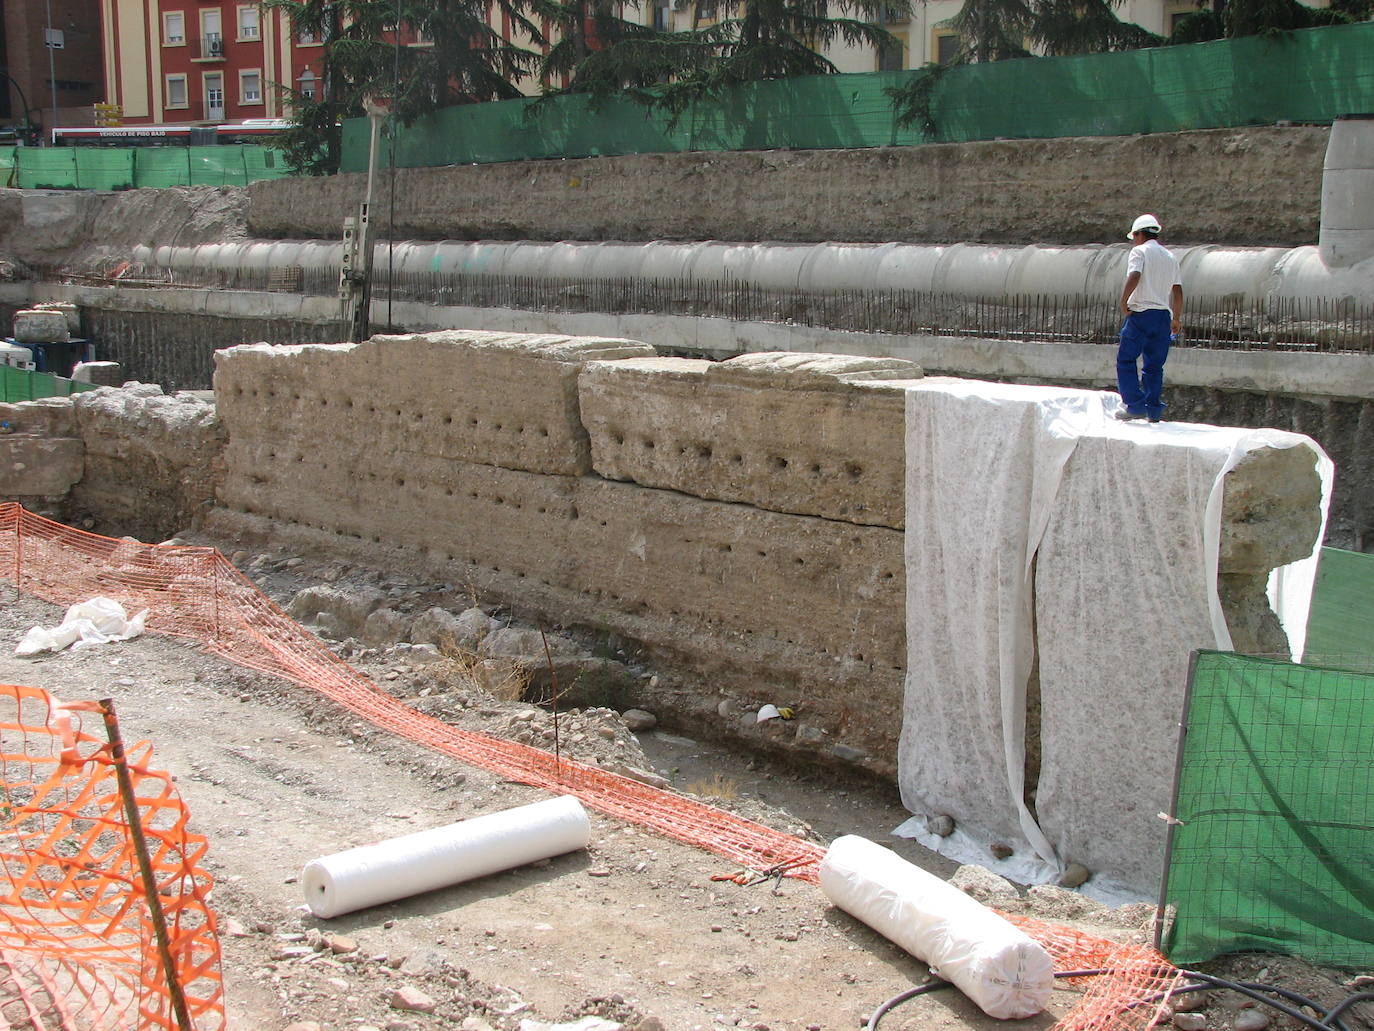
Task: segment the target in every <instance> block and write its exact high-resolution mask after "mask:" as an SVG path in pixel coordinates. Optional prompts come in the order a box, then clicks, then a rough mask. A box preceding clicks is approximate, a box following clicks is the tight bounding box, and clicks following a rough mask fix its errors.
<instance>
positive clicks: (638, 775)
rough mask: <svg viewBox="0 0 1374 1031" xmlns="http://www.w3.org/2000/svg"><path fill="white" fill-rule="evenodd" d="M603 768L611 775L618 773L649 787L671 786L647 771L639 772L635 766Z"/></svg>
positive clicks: (617, 765)
mask: <svg viewBox="0 0 1374 1031" xmlns="http://www.w3.org/2000/svg"><path fill="white" fill-rule="evenodd" d="M603 768H604V769H606V770H609V771H610V772H611V773H618V774H620V775H621V776H622V777H629V778H630V779H631V780H637V781H639V782H640V783H641V784H648V785H649V786H650V787H655V788H671V787H672V786H673V785H672V782H671V781H669V780H668V779H667V778H666V777H660V776H659V775H658V774H657V773H650V772H649V771H648V770H641V769H639V768H638V767H635V766H626V765H625V764H624V763H610V764H607V765H606V766H604V767H603Z"/></svg>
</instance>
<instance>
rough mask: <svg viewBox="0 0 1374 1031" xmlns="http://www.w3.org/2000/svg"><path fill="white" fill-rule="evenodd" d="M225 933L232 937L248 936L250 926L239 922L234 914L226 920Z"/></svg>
mask: <svg viewBox="0 0 1374 1031" xmlns="http://www.w3.org/2000/svg"><path fill="white" fill-rule="evenodd" d="M224 933H225V934H226V935H227V936H228V937H230V938H247V937H248V928H246V927H244V926H243V924H241V923H239V922H238V921H237V920H235V919H234V918H233V917H232V916H231V917H230V918H229V919H227V920H226V921H224Z"/></svg>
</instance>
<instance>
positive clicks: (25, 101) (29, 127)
mask: <svg viewBox="0 0 1374 1031" xmlns="http://www.w3.org/2000/svg"><path fill="white" fill-rule="evenodd" d="M0 78H4V79H6V80H8V81H9V84H10V85H11V86H13V87H14V92H16V93H18V94H19V103H21V104H22V105H24V139H25V141H26V142H32V140H30V139H29V137H30V135H31V134H32V133H33V119H31V118H30V117H29V115H30V114H32V113H33V108H31V107H29V98H28V97H26V96H25V95H24V87H23V86H21V85H19V80H18V79H16V78H15V77H14V76H13V75H11V74H10V73H9V72H5V71H0Z"/></svg>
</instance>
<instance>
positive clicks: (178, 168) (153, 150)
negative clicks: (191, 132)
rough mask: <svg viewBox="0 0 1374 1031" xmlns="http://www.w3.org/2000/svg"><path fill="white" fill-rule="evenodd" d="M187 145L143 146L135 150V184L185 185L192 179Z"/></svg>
mask: <svg viewBox="0 0 1374 1031" xmlns="http://www.w3.org/2000/svg"><path fill="white" fill-rule="evenodd" d="M188 149H189V148H187V147H141V148H139V149H138V150H136V151H134V185H135V186H185V185H186V184H188V183H189V182H190V181H191V164H190V160H189V159H188V157H187V153H186V152H187V150H188Z"/></svg>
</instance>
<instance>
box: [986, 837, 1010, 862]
mask: <svg viewBox="0 0 1374 1031" xmlns="http://www.w3.org/2000/svg"><path fill="white" fill-rule="evenodd" d="M988 851H989V852H991V853H992V858H993V859H996V860H997V861H998V862H1001V861H1002V860H1003V859H1010V858H1011V857H1012V856H1013V855H1015V854H1016V849H1014V848H1012V847H1011V846H1010V845H1007V844H1003V843H1002V842H1000V841H994V842H993V843H992V844H991V845H989V846H988Z"/></svg>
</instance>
